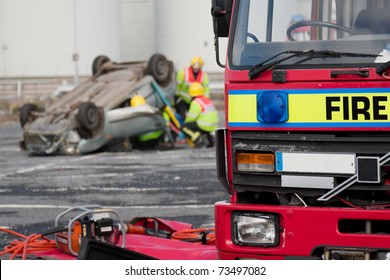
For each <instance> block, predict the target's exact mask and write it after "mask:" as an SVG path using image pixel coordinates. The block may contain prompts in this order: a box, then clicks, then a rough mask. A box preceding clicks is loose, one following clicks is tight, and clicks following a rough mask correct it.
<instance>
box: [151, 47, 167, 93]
mask: <svg viewBox="0 0 390 280" xmlns="http://www.w3.org/2000/svg"><path fill="white" fill-rule="evenodd" d="M148 74H149V75H151V76H153V78H154V79H155V80H156V82H157V83H158V84H159V85H161V86H166V85H168V84H169V82H170V81H171V79H172V77H171V74H172V66H171V62H169V61H168V60H167V58H166V57H165V55H163V54H159V53H157V54H154V55H152V56H151V57H150V59H149V61H148Z"/></svg>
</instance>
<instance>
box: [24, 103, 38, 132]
mask: <svg viewBox="0 0 390 280" xmlns="http://www.w3.org/2000/svg"><path fill="white" fill-rule="evenodd" d="M38 111H39V110H38V107H37V105H35V104H32V103H27V104H24V105H23V106H22V107H21V108H20V110H19V121H20V125H21V127H22V128H23V127H24V126H25V125H26V123H28V122H32V121H34V120H35V119H36V117H35V116H34V115H33V114H32V112H38Z"/></svg>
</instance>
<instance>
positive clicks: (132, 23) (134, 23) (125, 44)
mask: <svg viewBox="0 0 390 280" xmlns="http://www.w3.org/2000/svg"><path fill="white" fill-rule="evenodd" d="M160 1H162V0H160ZM154 2H155V0H121V6H120V10H121V49H122V53H121V59H122V61H132V60H147V59H148V58H149V57H150V55H151V54H153V53H154V52H155V50H156V39H155V38H156V36H155V25H156V21H155V16H154V9H155V4H154Z"/></svg>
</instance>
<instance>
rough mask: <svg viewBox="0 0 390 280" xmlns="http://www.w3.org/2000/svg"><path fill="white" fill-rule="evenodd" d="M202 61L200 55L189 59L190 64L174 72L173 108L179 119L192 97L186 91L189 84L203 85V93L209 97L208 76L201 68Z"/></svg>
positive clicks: (182, 116)
mask: <svg viewBox="0 0 390 280" xmlns="http://www.w3.org/2000/svg"><path fill="white" fill-rule="evenodd" d="M203 65H204V61H203V59H202V58H201V57H200V56H195V57H194V58H193V59H192V60H191V65H190V66H189V67H187V68H184V69H181V70H180V71H179V72H177V74H176V81H177V90H176V96H175V108H176V112H177V113H178V114H179V116H180V118H181V120H184V119H185V117H186V113H187V111H188V109H189V106H190V103H191V100H192V97H191V96H190V95H189V93H188V88H189V85H190V84H191V83H193V82H198V83H200V84H202V85H203V87H204V91H205V92H204V95H205V96H206V97H207V98H210V87H209V76H208V75H207V73H205V72H204V71H203V70H202V67H203Z"/></svg>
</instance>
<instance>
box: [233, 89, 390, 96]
mask: <svg viewBox="0 0 390 280" xmlns="http://www.w3.org/2000/svg"><path fill="white" fill-rule="evenodd" d="M268 90H275V89H251V90H242V89H238V90H235V89H234V90H233V89H232V90H229V95H240V94H257V93H259V92H263V91H268ZM280 90H282V91H284V92H288V93H289V94H324V93H389V92H390V90H389V89H388V88H337V89H280Z"/></svg>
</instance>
